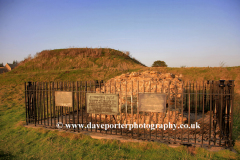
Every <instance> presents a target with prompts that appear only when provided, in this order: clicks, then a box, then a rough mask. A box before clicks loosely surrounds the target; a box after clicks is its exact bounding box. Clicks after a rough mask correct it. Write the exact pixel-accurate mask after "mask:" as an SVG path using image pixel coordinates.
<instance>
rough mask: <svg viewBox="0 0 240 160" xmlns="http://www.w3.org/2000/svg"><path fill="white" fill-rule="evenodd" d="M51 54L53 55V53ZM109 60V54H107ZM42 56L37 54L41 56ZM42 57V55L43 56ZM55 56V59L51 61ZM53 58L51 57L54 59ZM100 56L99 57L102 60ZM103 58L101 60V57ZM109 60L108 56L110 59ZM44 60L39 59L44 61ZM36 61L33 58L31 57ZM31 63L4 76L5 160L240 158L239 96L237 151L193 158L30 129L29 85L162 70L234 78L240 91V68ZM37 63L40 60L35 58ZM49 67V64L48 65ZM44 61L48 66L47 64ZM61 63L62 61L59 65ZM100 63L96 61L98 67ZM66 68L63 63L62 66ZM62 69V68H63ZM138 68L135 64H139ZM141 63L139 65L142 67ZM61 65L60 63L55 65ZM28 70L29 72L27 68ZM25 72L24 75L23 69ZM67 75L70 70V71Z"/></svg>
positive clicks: (0, 87) (182, 151) (151, 146)
mask: <svg viewBox="0 0 240 160" xmlns="http://www.w3.org/2000/svg"><path fill="white" fill-rule="evenodd" d="M49 53H52V52H51V51H50V52H49ZM104 56H105V55H104ZM37 57H38V56H37ZM38 58H39V57H38ZM52 58H54V56H53V57H52ZM52 58H50V59H52ZM99 58H100V57H99ZM99 58H98V59H99ZM106 58H107V57H106ZM39 59H40V58H39ZM32 60H34V59H32ZM32 60H29V61H25V62H23V63H22V64H21V65H20V66H19V67H18V68H17V69H16V70H15V72H13V71H14V70H13V71H11V72H8V73H4V74H1V75H0V159H238V158H240V156H239V153H240V141H239V140H240V137H239V135H240V128H239V125H240V120H239V118H238V116H239V114H240V97H239V94H236V96H235V111H234V140H235V146H234V148H235V149H236V150H237V152H238V153H234V152H231V151H229V150H223V151H220V152H209V151H206V150H205V149H203V148H197V149H196V151H195V152H194V155H193V154H192V153H191V152H190V151H189V150H188V149H187V148H186V147H184V146H181V147H178V148H170V147H168V146H167V145H165V144H159V143H153V142H149V143H120V142H118V141H114V140H95V139H92V138H90V137H88V136H85V135H79V134H74V133H65V132H58V131H57V130H56V131H49V130H45V129H36V128H25V127H24V126H23V125H24V121H25V104H24V85H23V84H24V82H26V81H62V80H64V81H65V80H67V81H77V80H93V79H105V80H107V79H109V78H112V77H115V76H117V75H120V74H122V73H126V72H132V71H146V70H149V71H150V70H158V71H160V72H171V73H177V74H183V77H184V79H183V80H191V81H202V80H206V79H215V80H217V79H220V78H224V79H234V80H236V82H235V84H236V89H235V91H236V93H239V91H240V89H239V86H240V77H239V75H240V67H229V68H147V67H142V65H139V64H137V63H134V62H132V64H131V63H130V62H129V66H128V69H126V70H119V69H118V68H114V67H112V68H111V67H101V66H100V67H96V68H95V67H92V68H75V69H71V68H68V67H66V66H67V65H66V66H65V68H64V67H63V68H61V69H58V68H57V67H56V68H55V69H51V68H49V69H47V68H46V69H41V66H40V67H39V68H38V70H37V68H35V69H32V67H29V66H31V65H32V66H34V64H31V63H32V62H31V61H32ZM36 61H37V60H36ZM45 63H46V64H48V63H50V62H45ZM45 63H44V64H45ZM58 63H59V65H60V63H61V62H58ZM96 64H97V63H96ZM61 65H62V63H61ZM61 65H60V66H61ZM134 65H136V66H137V67H136V66H134ZM138 65H139V66H138ZM56 66H57V65H56ZM24 67H25V68H24ZM23 70H24V71H23ZM66 71H68V72H66Z"/></svg>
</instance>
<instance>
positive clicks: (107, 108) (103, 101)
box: [86, 93, 119, 115]
mask: <svg viewBox="0 0 240 160" xmlns="http://www.w3.org/2000/svg"><path fill="white" fill-rule="evenodd" d="M86 100H87V113H95V114H108V115H117V114H118V113H119V110H118V95H117V94H105V93H87V94H86Z"/></svg>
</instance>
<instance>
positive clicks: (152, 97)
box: [139, 93, 166, 112]
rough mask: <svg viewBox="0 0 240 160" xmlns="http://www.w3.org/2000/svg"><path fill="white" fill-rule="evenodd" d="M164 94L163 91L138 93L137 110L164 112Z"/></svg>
mask: <svg viewBox="0 0 240 160" xmlns="http://www.w3.org/2000/svg"><path fill="white" fill-rule="evenodd" d="M165 110H166V94H164V93H139V111H144V112H165Z"/></svg>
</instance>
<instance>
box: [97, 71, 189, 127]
mask: <svg viewBox="0 0 240 160" xmlns="http://www.w3.org/2000/svg"><path fill="white" fill-rule="evenodd" d="M181 78H182V75H173V74H171V73H160V72H157V71H145V72H132V73H127V74H122V75H120V76H117V77H114V78H112V79H110V80H108V81H107V82H106V83H105V84H104V85H103V86H102V87H101V89H99V88H97V90H96V92H97V93H100V92H101V93H117V94H119V102H120V113H121V114H122V118H123V121H124V122H125V123H128V122H129V120H130V119H131V114H132V113H133V116H134V119H135V120H134V122H137V121H136V120H137V116H136V115H137V94H138V93H143V92H148V93H149V92H151V93H166V94H167V109H166V112H165V113H156V114H150V113H144V114H145V123H147V122H149V120H148V119H150V116H151V123H156V122H157V123H167V122H171V123H173V122H175V121H176V123H182V120H181V119H182V117H181V114H180V113H181V107H182V106H181V105H182V93H183V84H182V80H181ZM126 101H127V102H126ZM175 101H176V108H175ZM168 107H169V108H168ZM168 112H170V115H168ZM126 115H127V118H126ZM142 116H143V113H140V116H139V118H140V121H139V122H140V123H142V120H143V117H142ZM119 118H120V117H119V116H118V118H117V119H119ZM128 118H130V119H129V120H128ZM185 120H186V118H184V120H183V121H185Z"/></svg>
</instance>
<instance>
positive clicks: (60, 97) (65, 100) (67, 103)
mask: <svg viewBox="0 0 240 160" xmlns="http://www.w3.org/2000/svg"><path fill="white" fill-rule="evenodd" d="M55 106H63V107H72V92H66V91H55Z"/></svg>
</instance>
